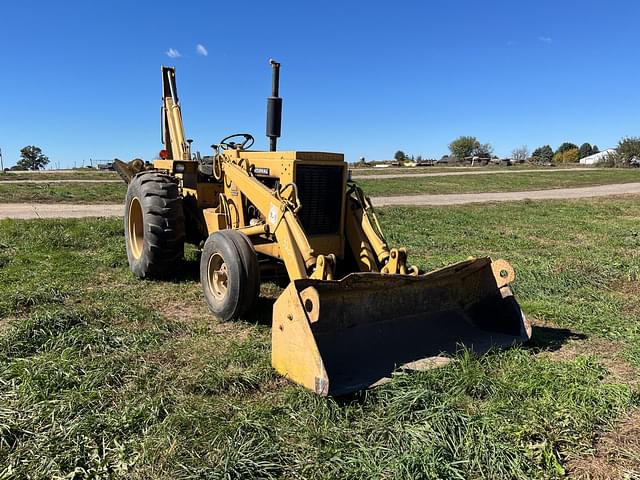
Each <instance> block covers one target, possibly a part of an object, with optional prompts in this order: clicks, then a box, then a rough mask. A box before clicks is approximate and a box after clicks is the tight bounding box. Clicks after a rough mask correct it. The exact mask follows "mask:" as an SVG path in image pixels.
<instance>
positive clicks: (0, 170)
mask: <svg viewBox="0 0 640 480" xmlns="http://www.w3.org/2000/svg"><path fill="white" fill-rule="evenodd" d="M0 172H4V163H3V162H2V149H1V148H0Z"/></svg>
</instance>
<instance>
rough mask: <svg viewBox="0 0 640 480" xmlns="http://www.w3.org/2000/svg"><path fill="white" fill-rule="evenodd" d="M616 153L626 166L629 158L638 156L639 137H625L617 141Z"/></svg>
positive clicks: (629, 160) (639, 149) (628, 163)
mask: <svg viewBox="0 0 640 480" xmlns="http://www.w3.org/2000/svg"><path fill="white" fill-rule="evenodd" d="M617 150H618V155H620V159H621V160H622V164H623V165H624V166H626V167H628V166H629V165H630V164H631V160H633V159H634V158H640V137H625V138H623V139H622V140H620V141H619V142H618V148H617Z"/></svg>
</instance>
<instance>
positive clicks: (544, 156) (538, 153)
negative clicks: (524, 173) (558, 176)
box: [531, 145, 553, 163]
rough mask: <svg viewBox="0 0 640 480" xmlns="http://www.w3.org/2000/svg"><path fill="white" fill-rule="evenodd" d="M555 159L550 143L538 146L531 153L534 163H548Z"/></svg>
mask: <svg viewBox="0 0 640 480" xmlns="http://www.w3.org/2000/svg"><path fill="white" fill-rule="evenodd" d="M552 160H553V149H552V148H551V147H550V146H549V145H544V146H542V147H538V148H536V149H535V150H534V151H533V153H532V154H531V161H532V162H534V163H548V162H551V161H552Z"/></svg>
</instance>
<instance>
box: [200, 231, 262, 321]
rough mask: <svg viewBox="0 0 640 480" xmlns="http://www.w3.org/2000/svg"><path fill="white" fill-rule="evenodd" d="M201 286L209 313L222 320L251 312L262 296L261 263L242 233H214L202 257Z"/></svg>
mask: <svg viewBox="0 0 640 480" xmlns="http://www.w3.org/2000/svg"><path fill="white" fill-rule="evenodd" d="M200 282H201V283H202V291H203V293H204V298H205V300H206V301H207V305H208V306H209V310H211V312H212V313H213V314H214V315H216V316H217V317H219V318H221V319H222V320H230V319H232V318H238V317H239V316H240V315H242V314H243V313H245V312H246V311H248V310H249V309H250V308H251V307H252V306H253V304H254V303H255V300H256V298H257V296H258V293H259V284H260V280H259V270H258V259H257V256H256V253H255V250H254V249H253V245H252V244H251V241H250V240H249V239H248V238H247V237H246V236H245V235H243V234H242V233H240V232H236V231H233V230H225V231H220V232H215V233H212V234H211V235H210V236H209V238H208V239H207V241H206V242H205V244H204V248H203V249H202V256H201V257H200Z"/></svg>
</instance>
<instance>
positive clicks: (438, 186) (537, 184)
mask: <svg viewBox="0 0 640 480" xmlns="http://www.w3.org/2000/svg"><path fill="white" fill-rule="evenodd" d="M494 168H498V167H494ZM511 171H513V170H511ZM44 175H45V174H40V176H41V177H44ZM46 175H49V174H46ZM52 175H53V174H52ZM47 178H48V177H47ZM108 178H109V179H113V177H108ZM356 181H357V183H358V184H359V185H360V186H361V187H362V188H363V189H364V190H365V192H366V193H367V194H368V195H371V196H393V195H412V194H420V193H445V194H446V193H480V192H501V191H525V190H538V189H551V188H566V187H585V186H591V185H604V184H610V183H624V182H638V181H640V169H608V170H594V171H571V169H566V171H564V170H563V171H561V172H560V173H545V172H544V171H541V172H539V173H538V172H535V173H514V174H513V175H509V174H497V175H492V174H488V175H465V176H446V177H418V178H410V177H407V178H392V179H391V178H384V179H383V178H381V179H366V180H357V178H356ZM125 193H126V185H125V184H124V182H123V183H44V184H42V183H39V184H29V183H24V184H16V183H11V184H9V183H5V184H3V183H2V181H0V202H3V203H11V202H29V203H31V202H33V203H51V202H63V203H120V202H122V201H123V199H124V196H125Z"/></svg>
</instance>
